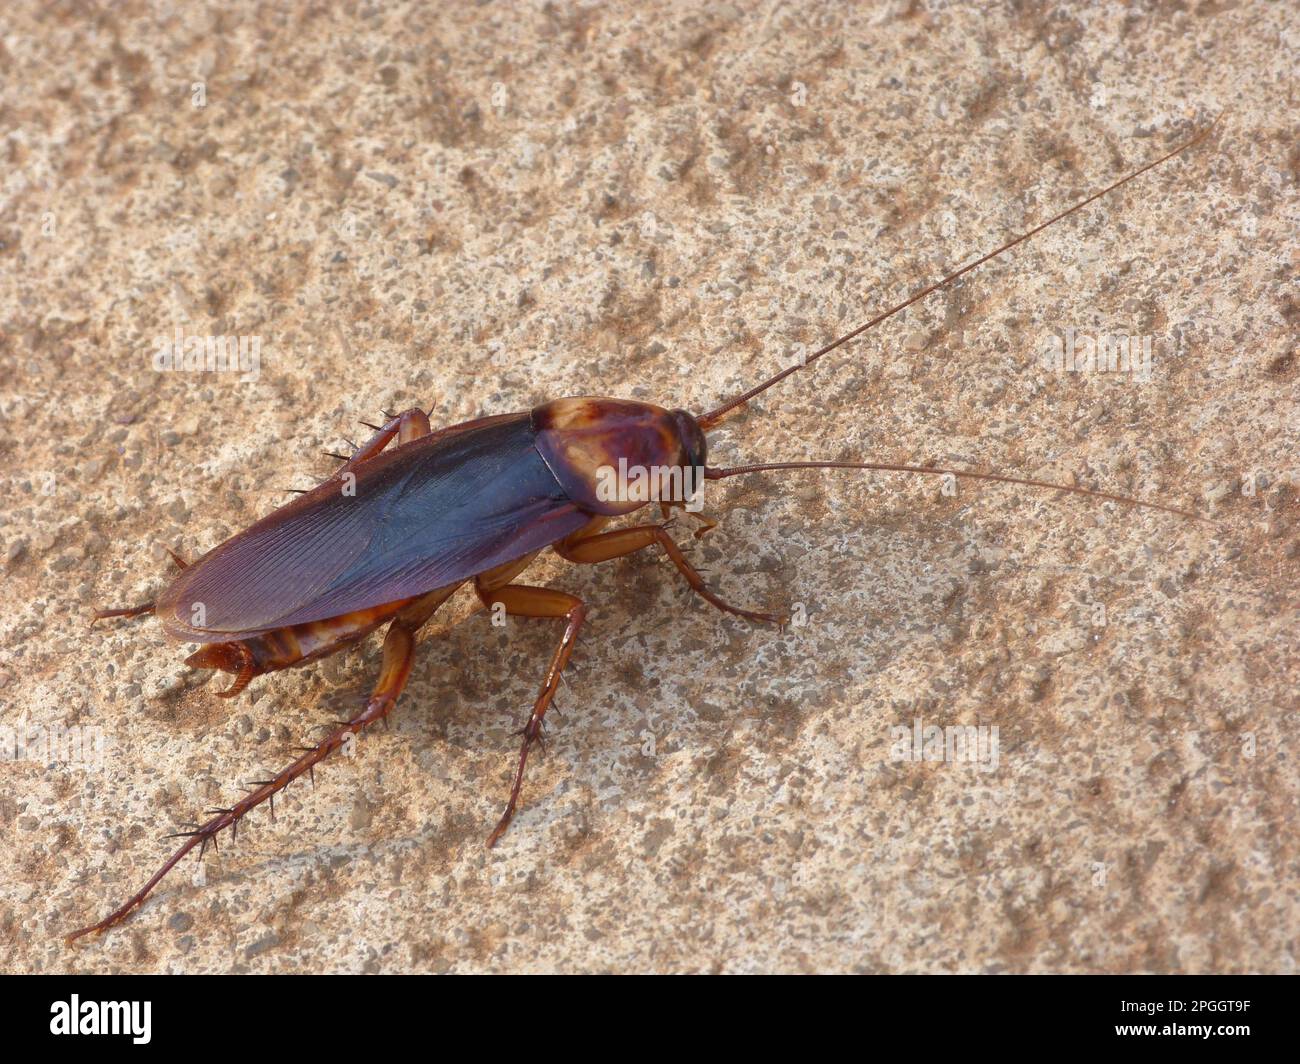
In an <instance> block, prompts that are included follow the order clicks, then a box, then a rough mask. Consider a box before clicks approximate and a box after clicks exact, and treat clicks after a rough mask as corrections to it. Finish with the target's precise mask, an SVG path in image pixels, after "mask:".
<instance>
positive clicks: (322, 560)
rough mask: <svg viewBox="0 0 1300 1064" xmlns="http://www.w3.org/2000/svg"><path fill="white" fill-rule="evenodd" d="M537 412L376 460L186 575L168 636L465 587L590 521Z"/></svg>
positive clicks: (163, 608) (214, 635) (223, 630)
mask: <svg viewBox="0 0 1300 1064" xmlns="http://www.w3.org/2000/svg"><path fill="white" fill-rule="evenodd" d="M534 436H535V434H534V432H533V428H532V424H531V422H530V418H529V415H528V414H526V413H523V414H517V415H512V416H510V417H503V418H498V419H491V420H489V421H486V422H485V423H484V424H482V425H481V426H479V427H474V428H468V429H466V430H465V431H463V432H458V433H454V434H445V433H444V434H439V435H436V436H432V437H426V438H425V439H421V440H415V441H413V442H411V443H408V444H406V445H404V446H402V447H398V448H395V449H394V450H392V451H389V452H386V453H384V454H381V455H379V456H378V457H377V458H374V459H372V460H371V461H369V462H366V463H364V464H363V465H361V466H360V467H358V469H357V471H356V483H355V494H347V493H346V492H345V491H344V487H345V484H346V482H345V481H340V480H338V479H334V480H329V481H326V482H325V483H324V484H322V485H320V486H319V487H317V488H316V489H314V490H313V491H311V492H309V493H308V494H306V495H303V496H302V497H301V498H299V499H297V500H295V501H294V502H291V503H289V504H288V505H287V506H283V507H281V508H280V509H279V510H276V511H275V512H274V513H272V514H270V515H269V516H268V517H266V518H264V519H263V520H261V521H259V522H258V523H257V524H255V525H253V526H252V527H250V528H248V529H246V530H245V531H243V532H241V533H239V534H238V535H237V536H234V537H233V538H231V539H229V540H227V541H226V542H225V543H223V544H221V545H220V546H219V547H217V548H215V549H214V550H212V551H211V552H209V553H208V554H207V555H205V556H204V557H203V558H201V559H200V560H199V561H197V562H195V563H194V564H193V565H191V566H190V567H189V568H188V569H185V570H183V571H182V572H181V573H180V575H179V576H178V577H177V578H176V580H175V581H174V582H173V583H172V584H171V586H170V587H168V588H167V589H166V591H164V592H163V594H162V596H161V597H160V598H159V600H158V615H159V616H160V617H161V618H162V620H163V624H164V626H165V628H166V630H167V632H168V633H169V634H171V635H173V636H176V637H177V638H179V639H185V640H190V641H195V642H201V643H213V642H227V641H229V640H232V639H236V638H240V637H242V636H247V635H252V634H255V633H257V632H263V631H267V630H269V629H272V628H282V627H284V626H286V625H291V624H304V623H306V622H308V621H319V620H324V619H325V618H328V617H337V616H339V615H341V614H344V613H351V612H352V611H354V610H363V609H369V608H371V607H373V606H379V605H382V604H384V603H388V602H395V601H397V600H398V599H404V598H410V597H412V596H414V595H422V594H424V593H426V592H428V591H432V590H434V589H435V588H439V587H446V586H448V585H451V584H455V583H458V582H460V581H462V580H465V579H468V578H469V577H472V576H474V575H476V574H477V573H481V572H484V571H485V570H488V569H491V568H493V567H494V566H497V565H501V564H504V563H505V562H508V561H511V560H513V559H515V558H520V557H522V556H523V555H525V554H528V553H529V552H530V551H534V550H537V549H538V548H540V547H544V546H546V545H547V544H549V543H554V542H555V541H556V540H558V539H561V538H562V537H564V536H567V535H568V534H569V533H570V532H574V531H576V530H577V529H579V528H581V527H582V526H583V524H585V523H586V522H587V521H588V520H589V519H590V518H589V515H588V514H586V513H584V512H583V511H581V510H579V509H578V508H577V507H576V506H575V505H574V504H573V503H572V502H570V501H569V499H568V497H567V495H566V494H565V493H564V491H563V489H562V488H561V487H560V485H559V483H558V481H556V479H555V477H554V476H553V475H552V473H551V471H550V470H549V469H548V468H547V466H546V463H545V462H544V461H543V460H542V458H541V455H539V454H538V452H537V449H536V448H535V447H534V446H533V441H534Z"/></svg>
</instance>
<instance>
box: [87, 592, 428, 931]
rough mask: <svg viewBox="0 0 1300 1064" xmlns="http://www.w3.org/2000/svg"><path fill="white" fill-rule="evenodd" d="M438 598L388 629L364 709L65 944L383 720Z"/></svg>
mask: <svg viewBox="0 0 1300 1064" xmlns="http://www.w3.org/2000/svg"><path fill="white" fill-rule="evenodd" d="M438 594H439V593H434V595H430V596H425V597H424V598H422V599H421V600H420V601H419V602H417V603H416V604H414V605H413V606H411V607H410V608H409V609H408V610H406V611H404V612H403V613H402V614H400V615H399V616H398V617H396V618H395V619H394V620H393V622H392V624H390V625H389V627H388V633H387V635H386V636H385V637H384V658H383V665H382V667H381V668H380V671H379V680H378V681H377V682H376V684H375V688H374V691H373V692H372V694H371V695H370V698H369V700H368V701H367V702H366V707H365V709H363V710H362V711H361V712H360V713H358V714H357V715H356V716H355V717H353V718H352V719H351V720H349V721H347V722H346V723H345V724H342V725H341V726H339V727H338V728H336V729H335V730H334V731H332V732H331V733H330V734H329V735H328V736H327V737H326V738H325V739H324V741H322V742H321V743H320V744H318V745H317V746H312V747H306V748H304V751H303V754H302V756H301V757H299V758H298V759H297V760H295V761H293V762H292V763H291V764H290V765H289V766H288V767H286V768H284V769H283V770H281V771H280V773H279V774H278V775H276V776H275V777H274V778H272V779H269V780H262V781H260V782H259V783H258V785H257V787H256V788H255V789H254V790H253V791H251V792H249V793H248V794H247V795H245V796H244V797H243V798H241V799H240V800H239V801H238V802H236V803H235V804H234V805H233V806H232V807H231V808H229V809H215V810H209V812H214V813H216V814H217V815H216V816H214V817H213V818H212V819H211V820H209V821H208V822H207V823H206V824H204V825H202V826H201V827H199V828H198V829H197V830H195V831H187V832H181V833H179V835H178V836H173V837H183V838H184V839H185V843H184V844H183V845H182V846H181V848H180V849H178V850H177V851H176V852H175V853H174V854H172V855H171V857H169V858H168V859H167V861H166V863H164V864H163V866H162V867H161V868H159V869H158V871H157V872H155V873H154V875H153V878H152V879H150V880H149V882H148V883H146V884H145V885H144V886H143V887H142V888H141V889H140V890H139V891H137V892H136V893H135V894H133V895H132V896H131V898H130V899H129V900H128V901H127V902H126V904H124V905H122V906H121V907H120V908H118V909H116V910H114V911H113V912H112V913H110V914H109V915H108V916H106V917H105V918H104V919H103V920H101V921H100V922H99V923H97V924H92V925H91V926H89V927H83V928H81V930H79V931H74V932H73V933H72V934H70V935H69V936H68V939H67V940H68V941H69V942H71V941H72V940H73V939H76V938H80V937H81V936H82V935H85V934H89V933H90V932H92V931H94V932H102V931H106V930H107V929H108V928H110V927H112V926H113V925H114V924H117V923H120V922H121V921H122V920H124V919H126V917H127V915H128V914H129V913H130V912H131V910H132V909H134V908H135V907H136V906H138V905H140V904H141V903H142V902H143V901H144V900H145V898H146V897H148V896H149V893H150V891H152V890H153V888H154V887H156V886H157V885H158V883H159V881H161V880H162V878H163V877H164V876H165V875H167V873H168V872H170V871H171V870H172V869H173V868H174V867H175V866H176V865H177V864H178V863H179V862H180V860H181V858H183V857H184V856H185V855H186V854H187V853H189V852H190V851H191V850H192V849H194V847H195V846H198V847H199V856H200V858H202V856H203V853H204V851H205V850H206V849H207V846H208V842H209V841H211V842H212V843H213V845H214V846H215V844H216V835H217V832H219V831H222V830H223V829H225V828H232V829H233V828H234V827H235V825H236V824H237V823H238V822H239V820H240V819H241V818H242V817H243V816H244V815H245V814H246V813H248V812H249V811H250V810H251V809H253V808H254V807H256V806H258V805H261V804H262V803H263V802H265V801H268V800H270V801H271V803H272V809H274V807H275V803H274V795H275V794H276V793H277V792H279V791H282V790H284V788H285V787H287V786H288V785H289V784H290V783H292V782H293V781H294V780H296V779H297V778H298V777H299V776H301V775H302V774H303V773H304V772H311V771H313V770H314V769H315V767H316V765H318V764H319V763H320V762H321V761H324V760H325V758H327V757H328V756H329V755H330V754H332V753H333V752H334V751H335V750H337V749H338V748H339V747H340V746H342V745H343V744H344V743H345V742H347V741H348V739H349V738H350V737H351V736H354V735H357V734H359V733H360V732H361V731H362V729H364V728H366V727H368V726H369V725H371V724H373V723H375V722H376V721H378V720H382V719H383V718H384V717H386V716H387V715H388V713H389V712H390V711H391V710H392V708H393V706H394V705H395V704H396V702H397V697H398V695H400V694H401V692H402V688H403V687H405V686H406V680H407V677H409V676H410V674H411V664H412V662H413V660H414V650H415V633H416V631H417V630H418V629H419V628H420V626H421V625H422V624H424V622H425V621H427V620H428V619H429V617H430V616H431V615H432V613H433V611H434V610H436V609H437V608H438V606H439V605H440V604H441V603H442V602H443V601H445V599H446V597H447V595H446V594H441V597H437V595H438Z"/></svg>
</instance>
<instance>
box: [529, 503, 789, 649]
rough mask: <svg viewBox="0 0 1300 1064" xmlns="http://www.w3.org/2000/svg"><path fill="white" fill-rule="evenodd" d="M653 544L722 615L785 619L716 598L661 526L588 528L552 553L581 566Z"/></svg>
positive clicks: (768, 621)
mask: <svg viewBox="0 0 1300 1064" xmlns="http://www.w3.org/2000/svg"><path fill="white" fill-rule="evenodd" d="M656 543H657V544H658V545H659V546H661V547H663V549H664V553H665V554H667V555H668V557H669V559H670V560H671V561H672V563H673V565H675V566H676V567H677V571H678V572H679V573H681V574H682V576H683V577H685V578H686V582H687V583H688V584H690V585H691V590H692V591H694V592H695V593H696V594H697V595H699V596H700V597H701V598H703V599H705V600H706V601H707V602H710V603H712V604H713V605H714V606H716V607H717V608H718V609H720V610H722V611H723V612H724V613H732V614H735V615H736V616H737V617H744V618H746V619H747V620H751V621H759V622H761V623H763V624H783V623H784V622H785V618H784V617H782V616H781V615H780V614H776V613H760V612H757V611H755V610H743V609H741V608H740V607H739V606H733V605H731V604H730V603H729V602H726V601H724V600H723V599H721V598H719V597H718V596H717V595H715V594H714V593H713V592H712V591H710V590H709V588H708V586H707V585H706V584H705V583H704V577H702V576H701V575H700V573H699V571H698V570H697V569H696V568H695V567H694V566H693V565H691V563H690V561H688V560H687V558H686V555H685V554H683V553H682V549H681V548H680V547H679V546H678V545H677V542H676V541H675V540H674V539H673V537H672V536H670V535H669V534H668V533H667V532H666V531H665V530H664V526H663V525H633V526H632V527H631V528H619V529H616V530H614V531H613V532H600V533H597V534H595V535H593V534H592V533H591V531H590V530H589V529H580V530H579V531H577V532H575V533H574V534H573V535H571V536H569V537H567V538H566V539H562V540H561V541H560V542H559V543H557V544H556V545H555V553H556V554H558V555H559V556H560V557H561V558H564V559H565V560H566V561H571V562H577V563H578V564H580V565H594V564H596V563H598V562H607V561H609V560H610V559H611V558H621V557H623V556H624V555H626V554H634V553H636V552H637V551H639V550H645V548H646V547H652V546H654V545H655V544H656Z"/></svg>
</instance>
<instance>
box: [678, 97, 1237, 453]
mask: <svg viewBox="0 0 1300 1064" xmlns="http://www.w3.org/2000/svg"><path fill="white" fill-rule="evenodd" d="M1222 117H1223V115H1222V114H1220V115H1219V118H1222ZM1219 118H1216V119H1215V120H1214V121H1213V122H1211V123H1210V124H1209V125H1208V126H1206V127H1205V128H1204V129H1203V130H1201V131H1200V132H1199V133H1197V134H1196V136H1194V137H1192V139H1191V140H1189V141H1187V142H1186V143H1184V144H1182V145H1180V146H1179V147H1177V148H1175V149H1174V150H1173V151H1171V152H1169V153H1168V154H1166V155H1162V156H1160V158H1159V159H1157V160H1155V162H1150V163H1147V164H1146V166H1144V167H1142V169H1140V170H1134V171H1133V172H1132V173H1131V174H1128V175H1127V176H1125V177H1121V178H1120V179H1119V180H1118V181H1116V182H1114V184H1110V185H1107V186H1106V187H1105V188H1103V189H1102V190H1101V191H1100V192H1094V193H1093V194H1092V195H1091V196H1089V197H1088V198H1087V199H1085V200H1080V201H1079V202H1078V203H1076V204H1075V205H1074V206H1073V207H1070V208H1068V209H1066V210H1063V211H1061V213H1060V214H1055V215H1053V216H1052V217H1051V218H1048V219H1047V221H1045V222H1042V223H1041V224H1039V225H1036V226H1034V228H1032V229H1031V230H1029V232H1027V233H1023V234H1021V235H1020V236H1018V237H1016V238H1015V239H1014V240H1008V241H1007V242H1006V243H1005V244H1003V245H1002V246H1001V247H999V248H997V249H996V250H994V251H990V252H989V253H988V254H987V255H983V256H981V257H980V258H978V259H976V260H975V261H974V262H972V263H971V264H970V265H968V266H963V267H962V268H961V269H960V270H957V271H956V272H955V273H950V274H949V275H948V276H947V277H945V278H943V280H941V281H935V282H934V284H931V285H927V286H926V287H925V288H922V289H921V290H920V291H919V292H917V293H916V294H915V295H912V296H909V297H908V298H907V299H905V300H903V302H901V303H899V304H898V305H897V306H896V307H890V308H889V309H888V310H886V311H885V312H884V313H883V314H878V315H876V317H874V318H872V319H871V320H870V321H869V322H867V323H866V324H865V325H859V326H858V327H857V328H856V329H854V330H853V331H852V332H849V333H845V334H844V335H843V336H841V337H840V338H839V339H838V340H833V341H832V342H831V343H829V344H827V345H826V346H825V347H823V348H821V349H820V350H818V351H814V352H813V353H812V354H811V355H809V356H808V357H807V358H806V359H804V360H803V361H801V362H796V363H795V364H794V365H793V366H787V367H786V368H785V369H783V370H782V371H781V372H780V373H778V374H777V375H776V376H774V377H769V378H768V379H767V380H765V381H764V382H763V383H762V384H760V385H758V386H757V387H754V388H751V389H750V390H749V391H747V392H745V393H744V394H743V395H738V396H736V398H734V399H729V400H728V401H727V402H725V403H723V404H722V405H721V406H720V407H718V408H717V409H716V410H710V411H709V412H708V413H707V414H705V415H703V416H702V417H700V418H698V419H697V420H698V421H699V423H700V428H701V429H704V430H705V431H706V432H707V431H708V430H709V429H711V428H713V426H714V425H716V424H717V423H718V422H719V421H720V420H722V418H723V417H724V416H725V415H727V414H729V413H730V412H731V411H732V410H735V409H736V407H738V406H744V405H745V404H746V403H747V402H749V401H750V400H751V399H753V398H754V396H756V395H759V394H761V393H762V392H765V391H767V389H769V388H771V387H772V385H774V384H779V383H780V382H781V381H783V380H785V379H786V377H788V376H790V374H792V373H795V372H797V371H799V370H801V369H804V368H805V367H807V366H811V365H812V364H813V363H814V362H816V361H817V360H818V359H819V358H821V357H822V355H827V354H830V352H832V351H834V350H835V349H836V348H837V347H841V346H843V345H844V344H847V343H848V342H849V341H850V340H853V339H855V338H857V337H859V336H861V335H862V334H863V333H864V332H866V331H867V330H868V329H871V328H873V327H875V326H877V325H879V324H880V323H881V322H882V321H884V320H885V319H887V318H892V317H893V316H894V315H895V314H897V313H898V312H899V311H901V310H906V309H907V308H908V307H910V306H911V305H912V304H913V303H916V302H918V301H919V300H922V299H924V298H925V297H926V296H928V295H929V294H930V293H931V292H936V291H938V290H939V289H940V288H943V287H944V286H945V285H947V284H951V283H952V282H953V281H955V280H957V278H958V277H961V276H962V275H963V274H966V273H970V271H971V270H973V269H975V267H976V266H982V265H983V264H984V263H986V262H988V261H989V259H993V258H996V257H997V256H999V255H1001V254H1002V253H1003V252H1004V251H1010V250H1011V249H1012V248H1013V247H1015V246H1016V245H1017V244H1021V243H1024V242H1025V241H1026V240H1028V239H1029V238H1030V237H1031V236H1033V235H1034V234H1036V233H1041V232H1042V231H1043V230H1044V229H1046V228H1047V227H1048V226H1049V225H1053V224H1055V223H1056V222H1059V221H1060V220H1061V219H1062V218H1068V217H1069V216H1070V215H1071V214H1073V213H1074V212H1075V211H1077V210H1081V209H1082V208H1084V207H1086V206H1087V205H1088V204H1089V203H1092V202H1093V201H1094V200H1098V199H1101V197H1102V196H1104V195H1106V194H1107V193H1108V192H1114V191H1115V189H1117V188H1119V187H1120V186H1121V185H1126V184H1128V182H1130V181H1132V180H1133V179H1134V178H1135V177H1141V176H1142V175H1143V174H1145V173H1146V172H1147V171H1148V170H1151V169H1154V168H1155V167H1157V166H1159V165H1160V164H1161V163H1164V162H1168V161H1169V160H1170V159H1172V158H1173V157H1174V156H1175V155H1179V154H1181V153H1182V152H1185V151H1186V150H1187V149H1188V148H1191V147H1193V146H1194V145H1196V144H1199V143H1200V142H1201V141H1202V140H1204V139H1205V137H1206V136H1207V135H1208V134H1209V132H1210V131H1211V130H1212V129H1213V128H1214V127H1215V126H1216V125H1218V123H1219Z"/></svg>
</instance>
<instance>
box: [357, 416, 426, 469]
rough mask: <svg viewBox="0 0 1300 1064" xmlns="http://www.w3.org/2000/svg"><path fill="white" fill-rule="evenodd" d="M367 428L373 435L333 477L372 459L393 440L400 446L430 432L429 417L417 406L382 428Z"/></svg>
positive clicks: (390, 420) (370, 426) (391, 419)
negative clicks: (372, 431)
mask: <svg viewBox="0 0 1300 1064" xmlns="http://www.w3.org/2000/svg"><path fill="white" fill-rule="evenodd" d="M363 424H365V422H363ZM367 427H369V428H374V429H375V434H374V435H373V436H371V437H370V439H368V440H367V441H366V442H365V443H363V444H362V445H361V446H360V447H358V448H357V449H356V451H355V452H353V455H352V457H351V458H349V459H348V460H347V461H346V462H344V463H343V466H342V467H341V468H340V469H339V471H338V473H336V474H335V476H339V475H341V474H342V473H344V472H345V471H347V470H349V469H352V468H354V467H355V466H357V465H359V464H360V463H362V462H365V461H368V460H369V459H371V458H374V457H375V456H376V455H378V454H379V453H380V452H381V451H383V449H384V448H385V447H387V446H388V445H389V443H391V442H392V441H393V439H394V438H396V439H397V442H398V445H399V446H400V445H401V444H403V443H410V442H411V441H412V440H417V439H419V438H420V437H421V436H427V435H429V432H430V425H429V415H428V414H426V413H425V412H424V411H423V410H421V409H420V408H419V407H418V406H413V407H411V409H410V410H403V411H402V412H401V413H400V414H398V415H397V416H396V417H393V418H390V419H389V420H388V421H387V422H386V423H385V424H384V425H383V426H374V425H369V426H367Z"/></svg>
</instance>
